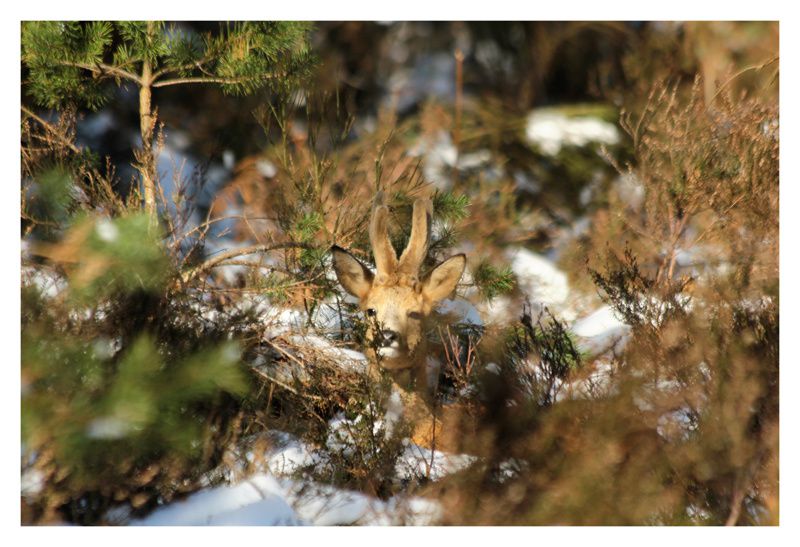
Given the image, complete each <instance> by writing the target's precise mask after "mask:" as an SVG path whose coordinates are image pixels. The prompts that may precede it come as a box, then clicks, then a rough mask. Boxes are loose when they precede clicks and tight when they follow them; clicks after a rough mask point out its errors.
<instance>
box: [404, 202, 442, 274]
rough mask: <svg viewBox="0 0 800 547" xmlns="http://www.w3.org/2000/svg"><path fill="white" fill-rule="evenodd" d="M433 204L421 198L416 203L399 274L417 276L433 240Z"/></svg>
mask: <svg viewBox="0 0 800 547" xmlns="http://www.w3.org/2000/svg"><path fill="white" fill-rule="evenodd" d="M432 217H433V204H432V203H431V200H430V199H422V198H419V199H417V200H416V201H415V202H414V213H413V215H412V223H411V236H410V237H409V238H408V245H406V248H405V250H404V251H403V254H402V255H401V256H400V263H399V266H398V273H401V274H406V275H412V276H416V275H418V273H419V268H420V266H422V262H423V261H424V260H425V255H426V254H427V252H428V244H429V242H430V238H431V218H432Z"/></svg>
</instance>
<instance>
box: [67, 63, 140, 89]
mask: <svg viewBox="0 0 800 547" xmlns="http://www.w3.org/2000/svg"><path fill="white" fill-rule="evenodd" d="M59 63H60V64H62V65H64V66H74V67H76V68H82V69H84V70H89V71H91V72H93V73H95V74H100V75H101V76H106V75H113V76H118V77H120V78H124V79H126V80H130V81H132V82H135V83H137V84H139V85H142V83H143V82H142V79H141V78H140V77H139V76H137V75H136V74H133V73H132V72H128V71H127V70H123V69H121V68H119V67H115V66H111V65H107V64H104V63H95V64H93V65H90V64H87V63H76V62H73V61H59Z"/></svg>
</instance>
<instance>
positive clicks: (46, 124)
mask: <svg viewBox="0 0 800 547" xmlns="http://www.w3.org/2000/svg"><path fill="white" fill-rule="evenodd" d="M20 109H21V110H22V111H23V112H24V113H25V115H26V116H28V117H29V118H33V119H34V120H36V121H37V122H38V123H39V124H40V125H41V126H42V127H44V128H45V129H46V130H47V131H48V133H50V134H51V135H53V136H54V137H56V139H58V141H59V142H60V143H61V144H63V145H64V146H66V147H67V148H69V149H70V150H72V151H73V152H75V153H76V154H80V153H82V152H83V150H82V149H80V148H78V147H77V146H75V145H74V144H73V143H72V141H70V140H69V139H68V138H67V137H66V136H65V135H64V134H63V133H62V132H61V131H59V130H58V129H57V128H56V127H54V126H53V124H51V123H49V122H47V121H45V120H44V119H42V118H40V117H39V116H37V115H36V114H34V113H33V111H32V110H30V109H29V108H27V107H26V106H25V105H20Z"/></svg>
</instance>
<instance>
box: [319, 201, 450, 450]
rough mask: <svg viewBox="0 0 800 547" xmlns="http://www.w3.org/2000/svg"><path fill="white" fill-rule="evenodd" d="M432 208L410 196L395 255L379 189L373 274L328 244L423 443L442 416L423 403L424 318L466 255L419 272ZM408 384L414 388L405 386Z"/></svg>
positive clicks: (373, 353) (376, 357)
mask: <svg viewBox="0 0 800 547" xmlns="http://www.w3.org/2000/svg"><path fill="white" fill-rule="evenodd" d="M432 210H433V207H432V204H431V202H430V200H426V199H418V200H416V201H415V202H414V212H413V215H412V227H411V236H410V238H409V242H408V245H407V246H406V249H405V250H404V251H403V253H402V255H401V256H400V259H399V260H398V259H397V254H396V253H395V250H394V248H393V247H392V244H391V242H390V241H389V236H388V232H387V222H388V213H389V210H388V208H387V207H386V206H385V205H383V203H382V195H380V194H379V195H378V198H377V199H376V206H375V208H374V209H373V214H372V219H371V222H370V231H369V235H370V242H371V243H372V248H373V254H374V255H375V263H376V272H375V273H374V274H373V273H372V271H371V270H370V269H369V268H367V267H366V266H364V265H363V264H362V263H361V262H360V261H359V260H358V259H356V258H355V257H354V256H353V255H351V254H350V253H348V252H347V251H345V250H344V249H342V248H340V247H334V248H333V249H332V252H333V267H334V270H335V271H336V276H337V277H338V279H339V282H340V283H341V284H342V286H343V287H344V288H345V290H346V291H347V292H349V293H350V294H352V295H353V296H356V297H357V298H358V299H359V307H360V308H361V310H363V311H364V312H365V313H366V314H367V316H368V318H369V319H370V323H373V324H374V325H375V327H370V328H369V329H368V332H367V339H368V341H369V342H370V346H371V348H372V349H370V351H369V354H370V357H371V360H372V362H373V364H375V365H377V366H380V367H381V368H383V369H384V370H387V371H389V372H390V374H392V377H393V378H394V381H395V383H396V384H397V385H398V386H399V387H400V388H401V389H402V394H403V399H404V403H405V405H406V408H407V417H408V418H409V419H410V420H411V421H412V422H413V423H415V426H416V430H415V434H414V436H413V438H414V440H415V441H417V442H419V443H422V444H425V445H429V444H431V443H432V442H433V439H434V438H435V437H436V436H441V431H442V420H441V419H438V418H436V419H434V418H433V415H432V413H431V410H430V407H429V405H428V404H427V403H425V399H426V398H427V397H428V395H429V392H428V381H427V367H426V357H427V356H428V350H427V344H426V336H425V331H426V327H427V325H426V322H427V321H426V320H427V319H428V318H429V317H430V314H431V312H432V311H433V308H434V307H435V306H436V304H437V303H438V302H439V301H441V300H443V299H444V298H446V297H447V296H448V295H450V293H452V292H453V290H454V289H455V287H456V284H457V283H458V280H459V279H460V278H461V275H462V273H463V272H464V267H465V266H466V257H465V256H464V255H463V254H459V255H455V256H452V257H450V258H448V259H447V260H445V261H444V262H442V263H440V264H438V265H437V266H435V267H434V268H433V269H431V270H430V271H429V272H427V273H426V274H425V275H423V276H420V273H419V269H420V266H421V265H422V262H423V261H424V259H425V255H426V254H427V251H428V243H429V241H430V227H431V217H432ZM387 333H388V334H387ZM387 336H391V337H392V343H391V346H382V344H384V343H386V340H387ZM376 337H379V338H380V337H383V338H380V339H378V340H376ZM412 386H414V388H415V391H416V392H413V391H410V388H411V387H412ZM420 395H421V396H420Z"/></svg>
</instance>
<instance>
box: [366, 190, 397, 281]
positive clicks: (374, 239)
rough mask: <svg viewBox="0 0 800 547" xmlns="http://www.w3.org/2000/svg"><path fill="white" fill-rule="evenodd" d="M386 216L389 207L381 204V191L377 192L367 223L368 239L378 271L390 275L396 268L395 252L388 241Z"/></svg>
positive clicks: (387, 215)
mask: <svg viewBox="0 0 800 547" xmlns="http://www.w3.org/2000/svg"><path fill="white" fill-rule="evenodd" d="M388 217H389V209H388V208H387V207H386V205H384V204H383V192H378V195H377V196H376V198H375V208H374V209H373V210H372V219H371V220H370V223H369V241H370V243H371V244H372V253H373V254H374V255H375V268H376V269H377V270H378V273H383V274H386V275H391V274H393V273H394V272H395V271H396V270H397V253H395V250H394V247H392V242H391V241H389V231H388V226H387V222H388Z"/></svg>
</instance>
